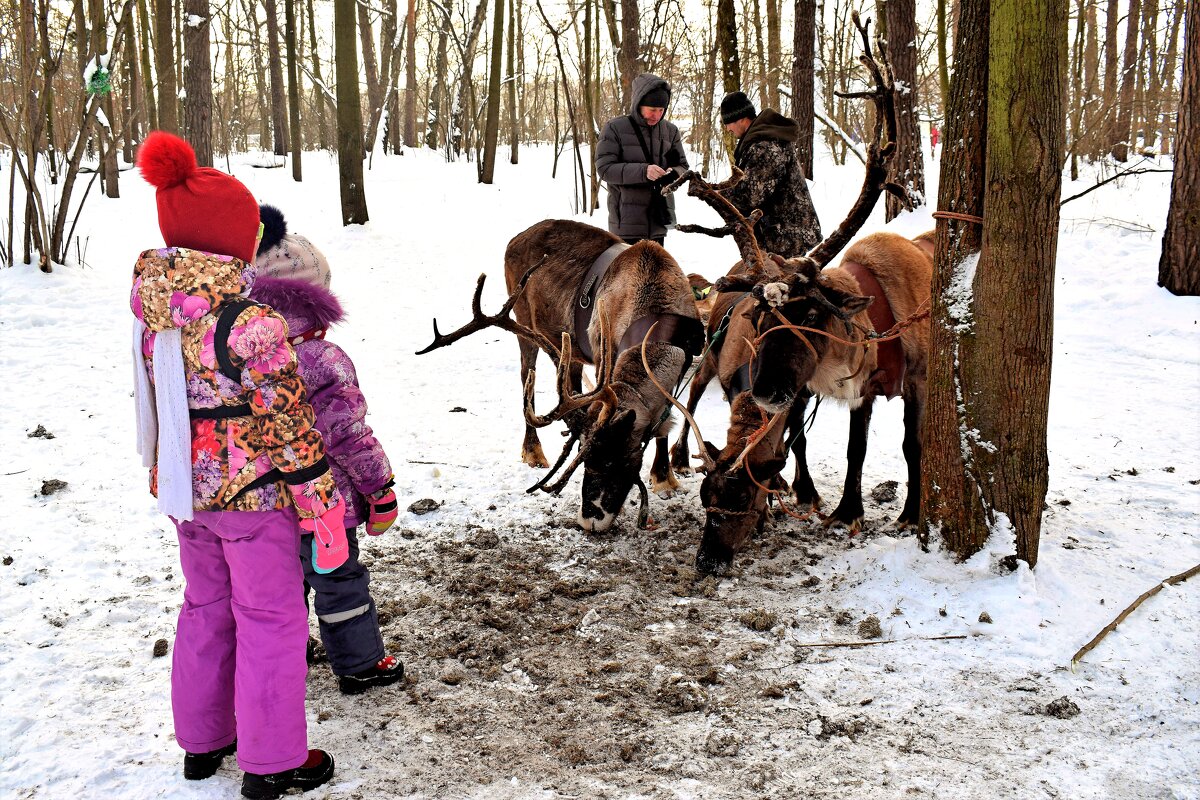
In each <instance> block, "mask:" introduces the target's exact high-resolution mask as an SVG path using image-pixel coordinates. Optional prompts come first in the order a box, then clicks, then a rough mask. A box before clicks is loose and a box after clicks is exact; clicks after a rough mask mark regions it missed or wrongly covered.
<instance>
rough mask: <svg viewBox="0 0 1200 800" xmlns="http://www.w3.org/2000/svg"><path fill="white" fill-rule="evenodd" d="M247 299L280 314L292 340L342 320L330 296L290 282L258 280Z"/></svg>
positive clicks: (339, 307)
mask: <svg viewBox="0 0 1200 800" xmlns="http://www.w3.org/2000/svg"><path fill="white" fill-rule="evenodd" d="M250 299H251V300H254V301H255V302H256V303H265V304H266V305H269V306H270V307H271V308H272V309H274V310H275V311H276V312H278V313H279V314H281V315H282V316H283V318H284V320H286V321H287V325H288V333H289V334H291V335H292V336H299V335H301V334H304V333H307V332H309V331H311V330H315V329H317V328H328V327H331V326H333V325H336V324H337V323H339V322H341V321H342V320H343V319H345V316H346V314H345V311H344V310H343V309H342V304H341V303H340V302H339V301H338V299H337V297H336V296H335V295H334V294H333V292H331V291H329V290H328V289H326V288H324V287H323V286H317V285H315V284H312V283H309V282H308V281H298V280H294V279H292V278H268V277H265V276H264V277H260V278H259V279H258V280H256V281H255V282H254V288H253V290H252V291H251V292H250Z"/></svg>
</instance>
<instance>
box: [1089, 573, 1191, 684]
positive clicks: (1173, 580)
mask: <svg viewBox="0 0 1200 800" xmlns="http://www.w3.org/2000/svg"><path fill="white" fill-rule="evenodd" d="M1197 574H1200V564H1197V565H1196V566H1194V567H1192V568H1191V569H1189V570H1187V571H1186V572H1181V573H1179V574H1178V575H1172V576H1171V577H1170V578H1167V579H1166V580H1165V581H1162V582H1161V583H1158V584H1157V585H1155V586H1154V587H1153V588H1152V589H1149V590H1147V591H1145V592H1143V593H1142V595H1141V596H1140V597H1139V598H1138V599H1137V600H1134V601H1133V602H1132V603H1130V604H1129V606H1128V607H1126V609H1125V610H1124V611H1122V612H1121V613H1120V614H1117V618H1116V619H1114V620H1113V621H1112V622H1110V623H1108V624H1107V625H1105V626H1104V627H1103V628H1102V629H1101V631H1100V632H1099V633H1097V634H1096V635H1095V636H1094V637H1092V640H1091V641H1090V642H1088V643H1087V644H1085V645H1084V646H1083V647H1081V648H1079V651H1078V652H1077V653H1075V655H1073V656H1071V669H1072V670H1073V669H1075V665H1076V664H1078V663H1079V660H1080V659H1081V658H1083V657H1084V656H1086V655H1087V654H1088V653H1090V652H1091V651H1092V648H1094V647H1095V646H1096V645H1098V644H1100V640H1101V639H1103V638H1104V637H1105V636H1107V635H1108V634H1110V633H1112V632H1113V631H1114V630H1116V629H1117V626H1118V625H1120V624H1121V623H1122V622H1123V621H1124V620H1125V618H1126V617H1128V616H1129V615H1130V614H1132V613H1133V611H1134V609H1136V608H1137V607H1138V606H1140V605H1141V604H1142V603H1144V602H1145V601H1146V600H1149V599H1150V598H1151V597H1153V596H1154V595H1156V594H1158V593H1159V592H1161V591H1162V588H1163V587H1164V586H1174V585H1175V584H1177V583H1183V582H1184V581H1186V580H1187V579H1188V578H1191V577H1192V576H1194V575H1197Z"/></svg>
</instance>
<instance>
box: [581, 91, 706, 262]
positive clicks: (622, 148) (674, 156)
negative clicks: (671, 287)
mask: <svg viewBox="0 0 1200 800" xmlns="http://www.w3.org/2000/svg"><path fill="white" fill-rule="evenodd" d="M670 101H671V87H670V85H668V84H667V82H666V81H665V80H663V79H662V78H660V77H658V76H657V75H651V74H650V73H648V72H647V73H643V74H641V75H638V76H637V77H636V78H634V79H633V91H632V92H631V94H630V102H629V114H628V116H624V117H614V118H613V119H610V120H609V121H608V122H607V123H606V124H605V126H604V130H603V131H602V132H601V134H600V142H599V143H598V144H597V145H596V170H597V171H598V172H599V173H600V179H601V180H602V181H604V182H605V183H606V184H607V185H608V229H609V230H610V231H612V232H613V233H615V234H616V235H617V236H620V237H621V238H622V239H624V240H625V241H626V242H628V243H629V244H634V243H635V242H640V241H641V240H643V239H653V240H654V241H656V242H658V243H659V244H662V243H663V240H664V239H665V238H666V235H667V229H668V228H671V227H674V225H675V198H674V197H673V196H670V195H668V196H666V197H663V196H662V194H661V193H660V191H659V190H660V189H661V188H662V187H663V186H666V185H667V184H669V183H671V182H672V181H673V180H675V178H676V177H678V176H680V175H682V174H683V173H684V172H685V171H686V170H687V168H688V163H687V157H686V156H685V155H684V154H683V142H682V141H681V140H680V138H679V129H678V128H676V127H675V126H674V125H673V124H671V123H670V122H667V121H666V120H664V119H663V115H664V114H665V113H666V110H667V105H668V104H669V103H670Z"/></svg>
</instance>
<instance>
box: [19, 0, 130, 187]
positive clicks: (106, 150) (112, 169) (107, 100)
mask: <svg viewBox="0 0 1200 800" xmlns="http://www.w3.org/2000/svg"><path fill="white" fill-rule="evenodd" d="M90 16H91V20H92V55H93V57H96V56H97V55H98V54H100V53H107V52H108V14H107V9H106V7H105V3H104V2H103V0H92V13H91V15H90ZM31 20H32V17H31ZM30 44H31V46H33V41H32V40H31V41H30ZM34 47H36V46H34ZM30 52H34V50H33V49H31V50H30ZM108 63H109V66H110V67H113V66H115V61H113V60H110V61H109V62H108ZM112 81H113V83H117V79H116V76H115V75H113V76H112ZM30 85H31V86H32V82H31V83H30ZM100 106H101V108H102V109H103V111H104V118H105V121H104V122H102V123H101V124H100V125H98V126H97V128H96V131H97V133H98V134H99V135H98V136H97V140H98V142H99V144H100V180H101V182H102V183H103V184H104V194H105V196H106V197H111V198H117V197H120V196H121V185H120V172H119V170H118V168H117V150H116V147H117V142H116V136H115V134H114V130H113V127H112V125H113V119H114V117H115V116H116V115H115V114H114V113H113V96H112V93H111V92H110V93H109V94H106V95H105V96H104V99H103V100H101V101H100ZM36 107H37V106H36V104H33V103H31V104H30V107H29V111H30V112H31V113H36V112H35V109H36Z"/></svg>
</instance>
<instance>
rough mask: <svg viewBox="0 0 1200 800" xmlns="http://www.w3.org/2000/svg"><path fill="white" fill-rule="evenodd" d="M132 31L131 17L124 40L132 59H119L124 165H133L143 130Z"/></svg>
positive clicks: (135, 51)
mask: <svg viewBox="0 0 1200 800" xmlns="http://www.w3.org/2000/svg"><path fill="white" fill-rule="evenodd" d="M134 30H135V28H134V24H133V16H129V17H127V18H126V20H125V40H126V41H128V42H129V43H130V44H131V45H132V47H130V55H131V56H132V57H131V58H123V59H121V66H122V70H121V72H122V77H123V78H124V84H125V85H124V86H122V87H121V104H122V105H123V106H124V110H123V113H122V115H121V122H122V125H121V130H122V131H123V135H122V136H121V154H122V156H123V157H124V158H125V163H126V164H132V163H133V149H134V147H136V146H137V143H138V142H140V141H141V139H142V131H143V130H144V122H143V120H142V104H141V102H140V100H139V98H140V95H141V90H142V87H141V81H140V76H139V75H138V59H137V44H136V43H137V34H136V33H135V32H134Z"/></svg>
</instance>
